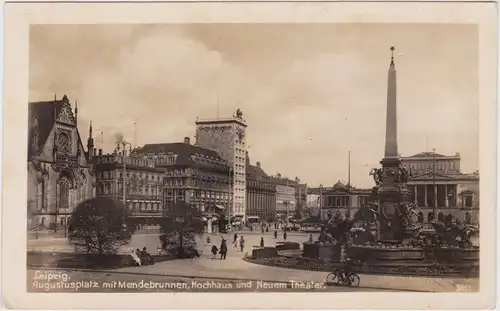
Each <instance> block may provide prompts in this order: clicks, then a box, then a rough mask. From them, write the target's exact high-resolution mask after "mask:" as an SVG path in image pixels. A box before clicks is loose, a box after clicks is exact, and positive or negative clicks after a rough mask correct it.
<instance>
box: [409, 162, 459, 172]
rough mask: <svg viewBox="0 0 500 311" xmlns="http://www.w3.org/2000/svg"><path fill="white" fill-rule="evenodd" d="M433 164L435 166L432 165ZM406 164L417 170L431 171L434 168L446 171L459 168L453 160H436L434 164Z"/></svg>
mask: <svg viewBox="0 0 500 311" xmlns="http://www.w3.org/2000/svg"><path fill="white" fill-rule="evenodd" d="M434 165H435V167H434ZM408 166H409V168H410V169H412V170H417V171H432V170H434V169H436V170H442V171H446V170H456V169H459V168H458V167H457V166H456V165H455V162H453V161H447V162H436V163H435V164H434V163H433V162H423V163H408Z"/></svg>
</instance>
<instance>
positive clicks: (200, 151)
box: [134, 143, 226, 166]
mask: <svg viewBox="0 0 500 311" xmlns="http://www.w3.org/2000/svg"><path fill="white" fill-rule="evenodd" d="M134 153H135V154H161V153H165V154H166V153H174V154H176V155H177V160H176V163H175V165H185V166H190V165H195V164H196V163H195V162H194V161H193V159H192V156H201V157H204V158H206V159H211V160H213V161H217V162H224V163H225V162H226V161H225V160H224V159H223V158H222V157H221V156H220V155H219V154H218V153H217V152H215V151H213V150H210V149H205V148H202V147H199V146H195V145H191V144H187V143H167V144H147V145H144V146H143V147H140V148H137V149H135V150H134Z"/></svg>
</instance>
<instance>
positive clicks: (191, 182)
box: [3, 21, 496, 308]
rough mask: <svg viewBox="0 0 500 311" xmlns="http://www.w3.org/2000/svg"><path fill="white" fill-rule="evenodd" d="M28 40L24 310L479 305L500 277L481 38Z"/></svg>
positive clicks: (336, 26)
mask: <svg viewBox="0 0 500 311" xmlns="http://www.w3.org/2000/svg"><path fill="white" fill-rule="evenodd" d="M28 33H29V35H28V43H27V44H26V47H27V48H28V52H27V55H28V67H27V68H28V81H27V87H28V93H27V98H28V100H27V102H25V103H19V104H20V105H25V108H23V109H25V110H24V111H26V117H25V118H24V120H25V121H26V123H23V125H22V126H23V127H24V129H25V133H26V139H27V140H26V144H25V145H23V146H26V147H23V148H25V151H24V152H25V156H26V157H27V158H26V159H27V162H26V164H24V162H23V165H25V166H24V167H25V168H26V171H23V172H22V173H20V174H22V175H24V176H25V178H26V179H25V181H24V183H25V185H24V186H23V187H26V188H25V189H26V192H25V198H24V199H22V198H23V196H24V195H23V194H20V195H18V197H17V198H16V199H17V202H18V203H17V206H16V208H17V209H19V210H22V212H23V213H24V209H25V211H26V214H25V215H26V218H25V219H24V220H23V223H24V227H23V231H25V234H26V238H25V241H18V242H20V243H21V245H26V248H25V251H24V252H25V256H26V264H25V265H24V263H23V266H24V270H25V273H26V277H25V278H24V279H23V280H22V281H23V282H24V281H25V286H24V287H25V290H26V292H27V293H28V294H30V293H31V294H40V295H49V294H71V293H87V294H90V293H94V294H95V293H106V294H116V293H176V294H179V293H186V294H194V293H196V294H194V295H198V294H201V293H287V294H290V293H308V294H316V293H329V294H339V293H350V294H353V293H358V295H361V294H363V293H365V294H366V293H374V294H379V293H380V294H383V293H399V294H401V293H407V294H410V293H428V294H430V293H476V294H478V293H479V292H480V291H481V290H482V289H484V288H482V287H481V286H480V283H481V279H482V276H481V277H480V272H481V271H483V270H484V269H486V268H489V269H493V270H494V269H495V267H494V266H491V267H485V266H483V265H481V264H480V259H481V257H483V255H484V251H483V252H482V253H481V256H480V248H481V244H483V248H484V247H486V248H488V247H492V248H490V249H494V246H493V245H490V244H491V243H489V244H484V243H488V242H484V241H485V240H484V238H483V239H481V237H482V235H483V234H487V232H485V231H484V229H485V227H484V226H485V225H484V224H483V227H481V222H482V221H481V219H484V217H493V218H494V217H495V215H496V214H495V212H494V202H493V201H492V200H491V195H493V193H490V194H488V196H489V197H488V198H486V199H484V196H483V197H481V194H482V193H481V191H480V190H481V189H483V183H484V181H483V172H484V171H483V170H485V169H486V170H488V171H489V172H488V173H487V174H490V175H489V176H490V177H489V179H488V181H489V182H490V183H491V174H492V173H493V174H494V170H492V169H491V168H488V166H486V165H485V164H484V162H483V163H481V161H482V159H483V158H482V152H483V151H482V150H481V147H484V141H483V142H481V132H482V131H481V126H482V125H481V124H486V123H485V122H486V121H482V120H481V113H480V111H481V110H480V106H481V102H482V101H484V100H481V94H483V93H482V92H481V89H482V87H481V83H482V81H484V80H483V79H482V78H481V74H480V72H481V66H484V60H482V59H481V57H480V55H481V49H480V41H481V40H482V39H481V35H480V34H481V31H480V26H479V25H478V24H474V23H465V22H464V23H452V22H449V23H443V22H439V23H431V22H429V23H416V22H415V23H408V22H405V23H403V22H394V23H375V22H373V23H368V22H364V23H360V22H358V23H357V22H343V23H333V22H314V23H313V22H272V21H268V22H262V21H260V22H251V21H241V22H234V21H233V22H231V23H229V22H224V21H220V22H214V21H211V22H155V23H136V22H130V23H126V22H125V23H117V22H115V23H111V22H108V23H105V22H101V23H76V22H72V23H69V22H63V23H32V24H30V25H29V26H28ZM7 104H8V103H7ZM487 104H489V102H488V103H487ZM482 135H484V128H483V134H482ZM489 135H495V134H494V132H490V133H489ZM23 139H25V138H23ZM491 141H494V140H488V141H487V142H491ZM493 144H494V143H493ZM493 144H492V146H493ZM491 148H494V147H490V150H493V149H491ZM22 157H23V156H20V155H19V159H18V161H20V159H21V158H22ZM23 159H24V158H23ZM488 159H490V158H489V157H488ZM5 164H6V163H4V165H5ZM488 165H490V167H494V162H490V163H488ZM4 169H5V167H4ZM4 174H5V171H4ZM5 178H6V177H5V175H4V181H5V180H6V179H5ZM23 178H24V177H23ZM488 189H494V188H491V187H490V188H488ZM4 191H5V189H4ZM483 191H484V190H483ZM490 192H491V190H490ZM480 198H483V200H480ZM485 200H487V202H488V203H487V205H488V207H486V208H488V209H486V210H485V209H484V205H483V206H481V203H483V204H485V203H484V202H485ZM481 201H483V202H481ZM481 208H483V209H481ZM484 213H486V216H485V215H484ZM5 221H6V220H5V218H4V222H5ZM19 223H21V222H19ZM24 228H25V229H24ZM486 230H487V231H488V230H494V228H486ZM480 233H481V234H480ZM3 236H4V237H5V236H6V232H5V231H4V232H3ZM23 239H24V235H23ZM4 240H5V239H4ZM480 241H483V243H480ZM24 243H25V244H24ZM485 245H486V246H485ZM4 247H5V246H4ZM23 247H24V246H23ZM488 256H494V255H493V254H488ZM18 264H19V265H21V263H20V262H18ZM4 268H5V267H4ZM490 271H491V270H490ZM481 275H483V274H481ZM145 295H148V294H145ZM66 297H73V296H66ZM145 297H148V296H145ZM332 297H335V296H332ZM193 298H194V300H196V299H197V298H195V297H191V298H189V299H191V300H193ZM69 299H72V298H69ZM146 299H147V298H146ZM215 299H217V298H215ZM328 299H330V298H327V300H328ZM198 304H199V307H198V308H202V307H205V306H204V305H203V301H198ZM240 307H246V306H245V305H242V306H240ZM372 307H376V306H372Z"/></svg>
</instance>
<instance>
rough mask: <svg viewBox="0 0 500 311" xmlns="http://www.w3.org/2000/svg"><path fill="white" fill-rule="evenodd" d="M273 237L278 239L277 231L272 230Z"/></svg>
mask: <svg viewBox="0 0 500 311" xmlns="http://www.w3.org/2000/svg"><path fill="white" fill-rule="evenodd" d="M274 239H275V240H276V239H278V231H276V230H274Z"/></svg>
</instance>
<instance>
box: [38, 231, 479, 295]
mask: <svg viewBox="0 0 500 311" xmlns="http://www.w3.org/2000/svg"><path fill="white" fill-rule="evenodd" d="M239 235H243V236H244V238H245V240H246V244H245V248H244V251H243V252H240V251H237V250H236V248H235V247H233V246H232V245H231V242H232V240H233V234H232V233H231V234H212V235H211V240H212V244H213V243H215V244H216V245H219V244H220V241H221V238H222V237H224V238H225V239H227V240H228V242H229V252H228V257H227V259H226V260H220V259H215V260H213V259H212V258H211V254H210V248H211V245H212V244H210V245H207V244H206V238H207V235H204V236H203V237H202V238H201V240H200V243H199V249H200V251H201V253H202V255H201V257H200V258H193V259H182V260H181V259H179V260H170V261H164V262H158V263H156V264H154V265H151V266H143V267H124V268H119V269H115V270H113V271H111V272H106V273H104V272H98V271H91V272H89V271H86V272H84V271H82V272H78V271H73V272H72V273H79V277H83V278H93V277H102V278H106V277H108V278H110V279H113V280H114V279H116V278H118V279H121V278H125V279H127V278H131V279H138V278H139V279H143V278H145V279H179V280H185V279H205V280H219V281H221V282H234V281H235V280H239V281H242V280H247V281H250V280H253V281H258V280H264V281H270V282H289V281H304V282H311V281H313V282H324V281H325V277H326V273H325V272H318V271H305V270H295V269H284V268H278V267H269V266H262V265H257V264H252V263H248V262H246V261H244V260H243V257H244V255H245V253H247V252H248V253H250V252H251V251H252V249H253V247H254V246H258V245H259V244H260V238H261V237H264V244H265V245H267V246H274V245H276V242H277V241H283V236H282V233H280V234H279V235H278V239H277V241H276V240H275V239H274V237H273V233H272V232H269V233H265V234H261V233H260V232H242V233H239ZM158 236H159V234H136V235H134V236H133V238H132V241H131V243H130V244H129V245H127V246H125V247H123V248H122V249H121V251H122V252H129V251H130V250H131V249H135V248H143V247H147V248H148V250H149V251H150V252H151V253H152V254H154V253H155V252H156V249H157V246H158V245H159V239H158ZM313 236H314V239H316V236H315V235H313ZM308 238H309V234H305V233H297V232H291V233H289V234H288V237H287V240H288V241H296V242H305V241H307V240H308ZM28 249H29V250H38V251H58V252H59V251H67V252H71V251H73V248H72V247H71V245H69V244H68V242H67V240H66V239H62V238H55V239H49V238H46V239H38V240H29V241H28ZM457 286H460V287H464V288H468V289H469V290H471V291H474V290H477V289H478V288H479V282H478V279H475V278H470V279H469V278H427V277H409V276H380V275H362V276H361V283H360V287H358V288H347V289H346V288H343V287H334V288H331V289H330V288H329V289H327V290H328V291H345V290H351V291H352V290H356V291H357V290H364V291H367V290H407V291H434V292H446V291H455V290H456V288H457Z"/></svg>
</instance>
